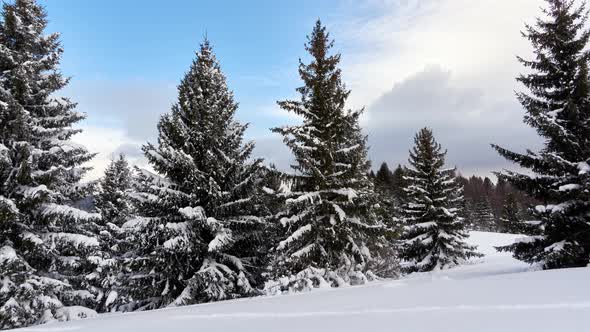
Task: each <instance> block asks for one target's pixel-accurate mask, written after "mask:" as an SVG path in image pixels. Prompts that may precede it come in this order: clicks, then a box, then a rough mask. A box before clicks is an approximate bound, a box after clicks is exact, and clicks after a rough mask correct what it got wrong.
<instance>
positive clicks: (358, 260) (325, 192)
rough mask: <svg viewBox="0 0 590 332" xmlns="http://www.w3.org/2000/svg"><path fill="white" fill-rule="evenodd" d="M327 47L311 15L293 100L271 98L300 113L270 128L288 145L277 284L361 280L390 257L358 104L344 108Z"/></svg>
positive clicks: (299, 286) (311, 284) (298, 285)
mask: <svg viewBox="0 0 590 332" xmlns="http://www.w3.org/2000/svg"><path fill="white" fill-rule="evenodd" d="M332 47H333V41H331V40H330V36H329V34H328V32H327V31H326V28H325V27H324V26H322V24H321V22H320V21H319V20H318V21H317V22H316V25H315V27H314V29H313V32H312V33H311V35H310V36H309V37H308V43H307V44H306V47H305V48H306V50H307V51H308V52H309V54H310V55H311V58H312V60H311V62H310V63H309V64H305V63H303V62H301V61H300V65H299V74H300V76H301V79H302V80H303V83H304V85H303V86H302V87H300V88H298V89H297V91H298V92H299V93H300V94H301V99H300V100H298V101H281V102H279V103H278V104H279V106H280V107H281V108H282V109H284V110H286V111H289V112H293V113H295V114H297V115H298V116H300V117H301V118H302V119H303V122H302V123H301V124H300V125H295V126H285V127H281V128H275V129H273V131H274V132H277V133H279V134H281V135H282V136H283V141H284V142H285V144H286V145H287V146H288V147H289V148H290V149H291V151H292V153H293V155H294V157H295V164H294V165H293V166H292V168H293V170H294V171H295V172H296V173H295V174H294V175H293V176H292V177H291V181H289V184H290V186H288V187H287V188H285V190H282V191H280V192H277V193H276V194H277V195H278V196H280V197H282V198H284V199H285V205H284V208H283V209H282V211H280V212H279V213H278V214H277V219H278V220H279V222H280V227H281V230H282V232H281V234H282V236H281V237H280V239H281V241H280V242H279V244H278V245H277V246H276V248H275V260H274V262H273V271H272V272H273V275H274V276H275V277H276V278H279V277H287V278H286V280H285V279H283V280H284V281H285V282H284V283H282V284H281V285H279V288H280V290H287V289H308V288H311V287H317V286H321V285H326V284H328V285H331V286H340V285H344V284H358V283H363V282H365V281H366V280H367V278H371V277H373V275H372V273H371V267H372V265H371V264H372V263H373V262H377V261H380V257H381V258H383V257H390V256H391V255H390V254H382V255H381V254H378V252H379V251H383V252H388V250H389V244H388V241H387V240H386V234H387V232H388V231H387V229H386V227H385V226H384V225H383V223H382V222H381V221H380V220H378V218H377V215H376V213H375V211H374V205H375V203H376V197H375V194H374V191H373V186H372V183H371V181H370V180H369V178H368V176H367V175H368V174H369V166H370V165H369V161H368V160H367V146H366V142H367V138H366V136H364V135H363V134H362V132H361V130H360V126H359V124H358V119H359V116H360V114H361V112H362V110H359V111H352V110H346V109H345V103H346V99H347V98H348V95H349V93H350V91H348V90H347V89H346V88H345V86H344V84H343V83H342V81H341V71H340V69H339V68H338V64H339V62H340V55H339V54H335V55H332V54H330V49H331V48H332ZM275 286H276V285H275Z"/></svg>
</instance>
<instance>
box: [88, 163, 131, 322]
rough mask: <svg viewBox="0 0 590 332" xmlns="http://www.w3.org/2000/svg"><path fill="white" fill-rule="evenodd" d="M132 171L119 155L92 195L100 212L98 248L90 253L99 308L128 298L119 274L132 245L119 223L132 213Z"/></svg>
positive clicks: (112, 307)
mask: <svg viewBox="0 0 590 332" xmlns="http://www.w3.org/2000/svg"><path fill="white" fill-rule="evenodd" d="M132 185H133V174H132V172H131V168H130V167H129V163H128V162H127V159H125V157H124V156H123V155H120V156H119V158H118V159H116V160H113V161H111V163H110V164H109V166H108V167H107V169H106V170H105V174H104V177H103V178H102V179H101V180H100V190H99V192H98V194H97V195H96V208H97V209H98V211H99V212H100V214H101V219H100V221H99V222H98V223H97V228H96V230H95V231H96V233H97V237H99V238H100V240H101V241H100V245H101V251H100V254H99V255H94V256H92V263H93V265H94V270H95V272H94V274H93V275H92V278H91V280H92V282H93V292H95V293H97V304H96V308H97V310H98V311H100V312H108V311H115V310H116V309H117V306H118V305H121V304H123V303H126V302H128V300H127V299H125V298H124V296H125V294H126V293H127V292H128V289H127V287H126V285H125V284H124V283H125V281H124V279H123V274H124V273H125V256H126V253H127V252H128V251H129V250H131V249H132V244H131V243H129V242H128V236H127V234H126V233H125V232H124V230H123V228H122V226H123V224H124V223H125V222H127V221H128V220H129V219H131V218H132V216H133V206H132V195H133V193H132Z"/></svg>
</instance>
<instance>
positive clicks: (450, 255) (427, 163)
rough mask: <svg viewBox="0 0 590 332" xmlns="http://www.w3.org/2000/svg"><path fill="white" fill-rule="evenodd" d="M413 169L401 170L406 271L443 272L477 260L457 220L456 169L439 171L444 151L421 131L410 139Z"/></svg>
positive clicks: (427, 131)
mask: <svg viewBox="0 0 590 332" xmlns="http://www.w3.org/2000/svg"><path fill="white" fill-rule="evenodd" d="M414 142H415V146H414V148H413V149H412V151H411V152H410V159H409V163H410V166H411V168H406V170H405V174H406V176H405V180H406V181H407V186H406V188H405V191H406V194H407V198H406V201H405V204H404V207H403V211H402V213H403V218H402V220H403V224H404V228H403V231H402V234H401V254H400V256H401V258H402V260H403V265H402V266H403V268H404V270H405V271H406V272H424V271H431V270H435V269H443V268H446V267H449V266H452V265H456V264H459V263H460V261H462V260H465V259H468V258H470V257H474V256H478V255H479V254H478V253H477V252H475V247H472V246H469V245H467V244H466V243H465V239H466V238H467V233H466V232H465V225H464V224H463V219H462V218H461V217H460V216H459V212H460V207H461V203H462V202H463V191H462V189H461V187H460V185H459V184H458V183H457V181H456V178H455V170H454V169H443V167H444V163H445V155H446V151H445V152H443V151H442V148H441V146H440V144H439V143H437V142H436V140H435V139H434V136H433V135H432V131H431V130H430V129H428V128H424V129H422V130H420V132H418V134H417V135H416V137H415V138H414Z"/></svg>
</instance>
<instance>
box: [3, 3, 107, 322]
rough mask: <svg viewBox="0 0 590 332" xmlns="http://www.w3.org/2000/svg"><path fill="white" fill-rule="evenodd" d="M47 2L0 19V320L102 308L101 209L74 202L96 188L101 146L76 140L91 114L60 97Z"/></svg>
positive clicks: (8, 10)
mask: <svg viewBox="0 0 590 332" xmlns="http://www.w3.org/2000/svg"><path fill="white" fill-rule="evenodd" d="M46 27H47V19H46V13H45V11H44V9H43V8H42V7H41V6H39V5H38V4H37V3H36V2H35V1H33V0H16V1H14V2H11V3H4V5H3V9H2V14H1V22H0V276H1V277H0V278H1V279H2V281H1V283H2V285H3V286H2V288H1V289H0V328H16V327H23V326H26V325H30V324H35V323H43V322H47V321H50V320H54V319H58V320H67V319H70V318H76V317H85V316H91V315H94V314H95V313H94V312H93V311H92V310H86V309H83V308H78V307H69V306H74V305H80V304H85V303H87V302H93V301H94V298H93V295H92V294H90V293H89V292H88V291H86V287H87V280H86V278H85V277H86V275H87V273H88V272H89V264H88V261H87V260H86V259H85V258H86V257H88V256H89V255H90V254H92V253H93V252H94V251H95V250H96V248H97V247H98V240H97V239H96V238H94V237H92V235H93V233H92V231H91V230H90V228H92V225H93V222H94V221H96V220H98V219H99V218H100V216H99V215H98V214H94V213H89V212H86V211H82V210H80V209H77V208H75V207H73V204H74V202H76V201H77V200H79V199H81V198H82V197H84V196H85V195H87V193H88V191H89V190H90V188H89V187H86V186H81V185H80V184H79V180H80V179H81V178H82V176H83V175H84V174H85V173H86V171H87V168H86V167H83V166H81V164H83V163H84V162H86V161H88V160H90V159H91V158H92V156H93V155H92V154H90V153H88V151H87V150H86V149H85V148H84V147H83V146H80V145H77V144H74V143H73V142H72V141H71V140H70V139H71V137H72V136H73V135H75V134H77V133H79V132H80V130H78V129H73V128H72V126H73V125H75V124H76V123H77V122H79V121H80V120H82V119H83V118H84V115H83V114H80V113H78V112H76V111H75V110H74V108H75V107H76V104H75V103H73V102H71V101H70V100H69V99H68V98H63V97H57V96H56V94H57V93H59V91H60V90H61V89H62V88H64V87H65V86H66V85H67V83H68V79H67V78H64V77H63V76H62V74H61V73H60V71H59V63H60V59H61V55H62V52H63V50H62V48H61V46H60V42H59V35H58V34H49V35H46V34H45V33H44V31H45V28H46Z"/></svg>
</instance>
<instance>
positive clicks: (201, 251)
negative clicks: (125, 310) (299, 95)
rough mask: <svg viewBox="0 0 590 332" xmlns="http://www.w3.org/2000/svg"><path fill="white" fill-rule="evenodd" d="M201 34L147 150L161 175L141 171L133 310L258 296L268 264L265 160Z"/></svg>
mask: <svg viewBox="0 0 590 332" xmlns="http://www.w3.org/2000/svg"><path fill="white" fill-rule="evenodd" d="M237 107H238V106H237V104H236V103H235V102H234V99H233V94H232V92H231V91H230V90H229V89H228V87H227V85H226V79H225V76H224V75H223V74H222V72H221V69H220V66H219V63H218V61H217V59H216V57H215V55H214V54H213V51H212V48H211V46H210V44H209V41H207V40H205V41H204V42H203V44H202V45H201V48H200V51H199V52H198V53H197V56H196V60H194V62H193V64H192V66H191V67H190V70H189V71H188V73H187V74H186V75H185V77H184V79H183V80H182V81H181V83H180V85H179V87H178V102H177V103H176V104H175V105H174V106H173V107H172V111H171V112H170V113H169V114H165V115H164V116H162V118H161V119H160V122H159V124H158V130H159V137H158V144H157V145H153V144H147V145H145V146H144V147H143V151H144V152H145V155H146V157H147V159H148V161H149V162H150V164H151V165H152V166H153V168H154V169H155V170H156V171H157V172H158V173H159V174H161V176H159V175H156V174H150V173H148V172H145V171H141V172H140V174H139V178H138V190H139V193H138V194H137V195H135V196H136V198H137V205H138V215H140V217H139V218H136V219H134V220H132V221H129V222H127V223H126V224H125V225H124V227H125V228H126V229H127V230H130V231H132V232H131V236H132V237H134V243H135V245H136V250H137V253H136V254H137V256H138V257H137V258H135V259H134V261H133V262H132V264H131V265H132V269H133V271H134V274H133V275H131V276H130V277H129V283H130V284H132V287H133V294H132V297H133V298H134V299H136V300H137V302H136V303H133V304H132V307H133V306H134V307H136V308H137V307H140V308H143V309H146V308H158V307H163V306H167V305H182V304H190V303H198V302H208V301H215V300H223V299H232V298H237V297H241V296H249V295H253V294H256V293H257V291H256V290H255V287H257V286H259V284H260V283H261V278H260V272H261V271H260V268H261V266H262V264H263V262H262V259H263V253H262V252H261V250H260V248H261V245H260V243H261V241H262V240H263V239H262V238H261V237H262V235H263V234H264V233H263V231H264V228H265V227H264V226H265V223H264V220H263V218H261V217H260V210H261V209H262V208H261V206H260V205H261V204H260V202H261V200H260V199H259V198H258V197H259V195H258V187H259V184H260V181H261V177H262V173H261V171H262V167H261V166H260V164H261V160H254V161H249V159H250V156H251V152H252V149H253V148H254V144H253V143H252V142H248V143H246V144H244V143H243V135H244V131H245V130H246V127H247V126H246V125H242V124H240V123H238V122H237V121H236V120H235V119H234V116H235V112H236V110H237Z"/></svg>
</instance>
